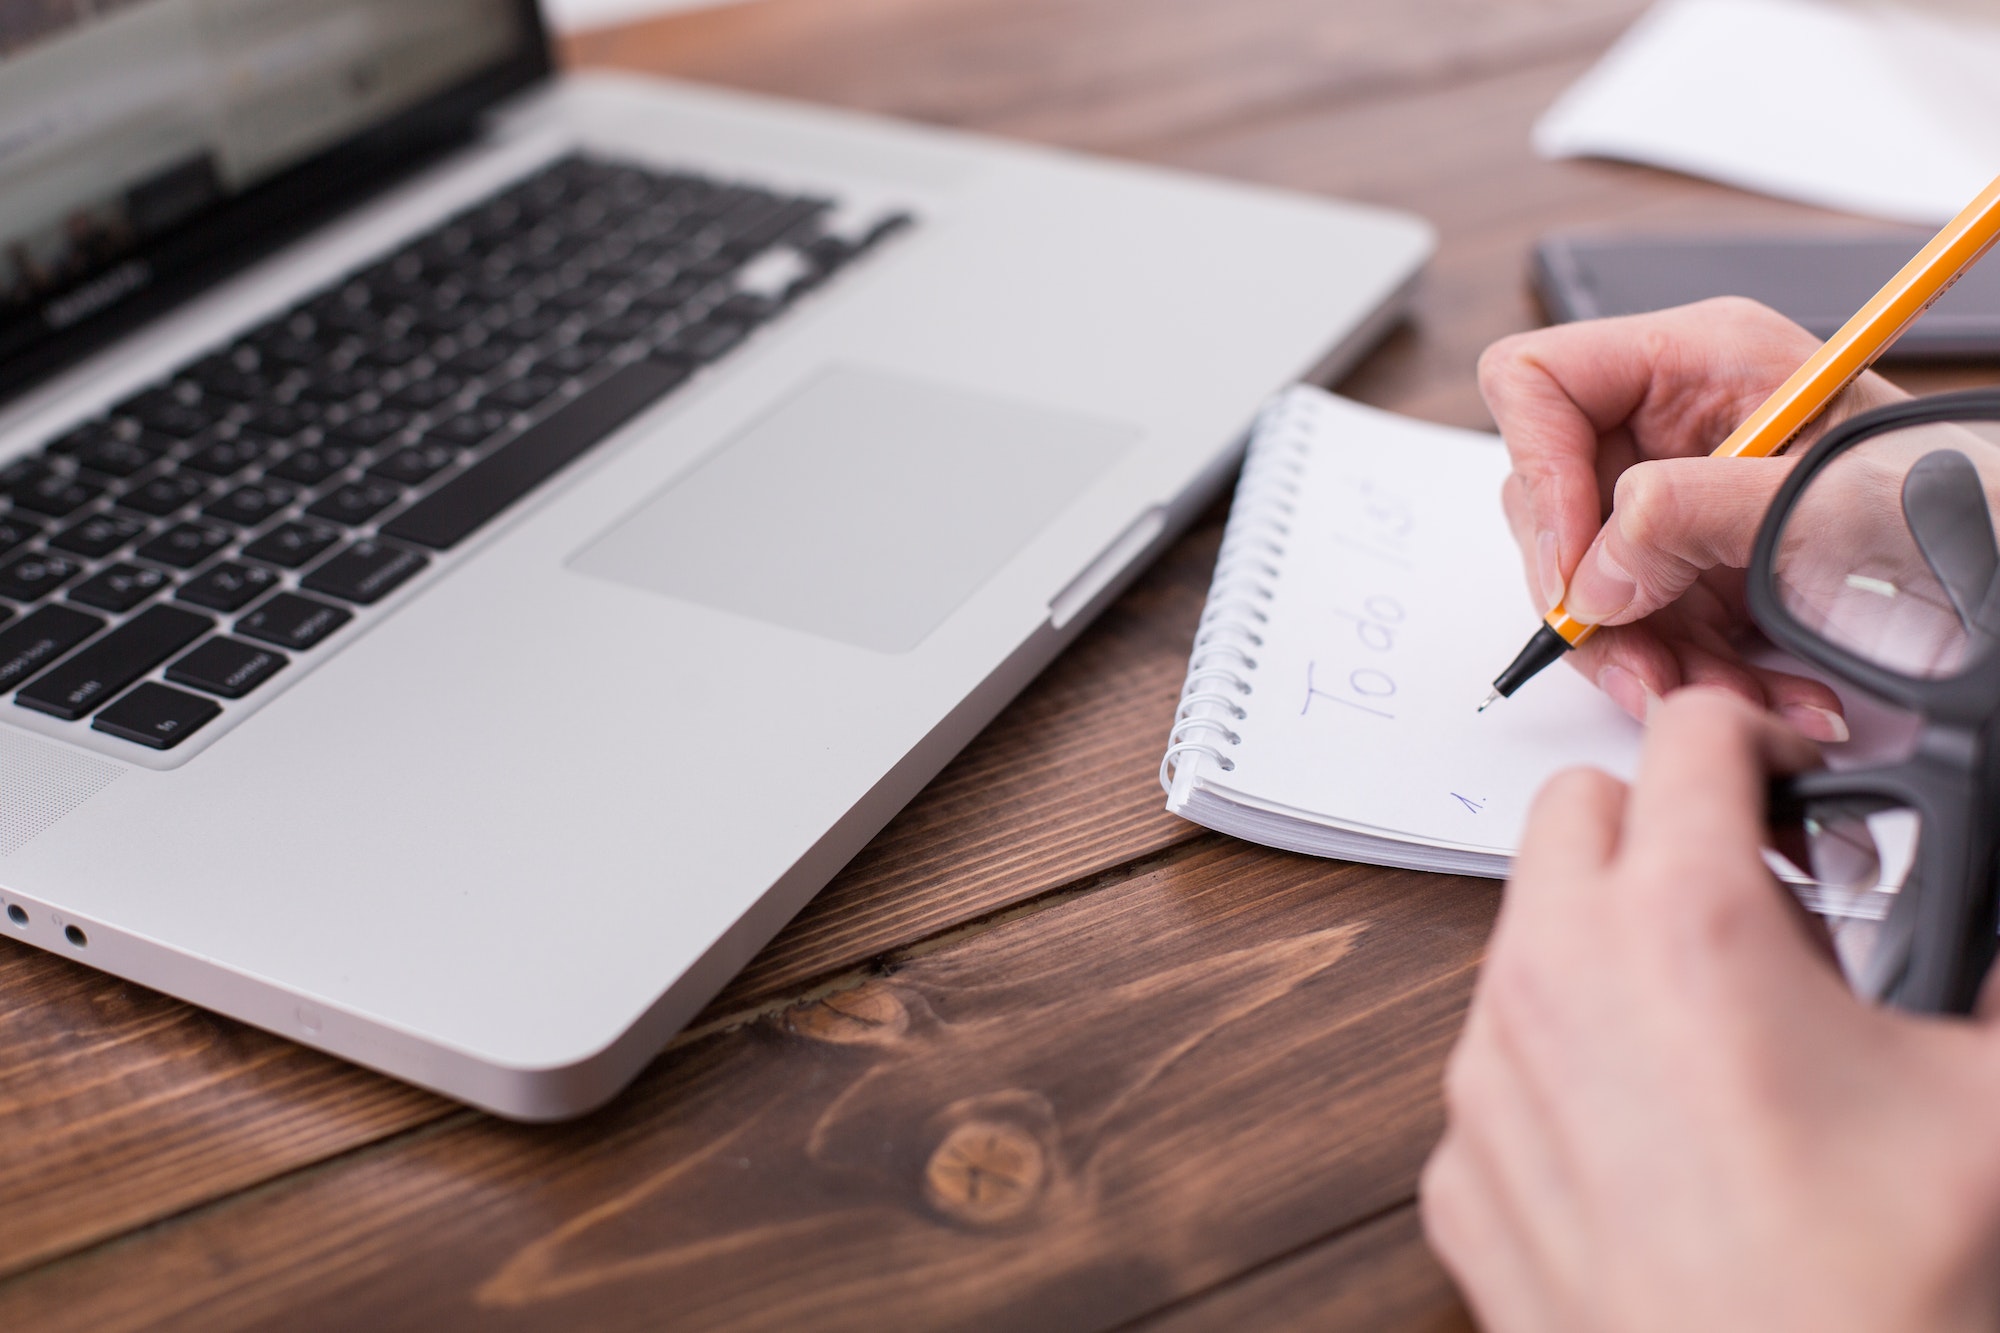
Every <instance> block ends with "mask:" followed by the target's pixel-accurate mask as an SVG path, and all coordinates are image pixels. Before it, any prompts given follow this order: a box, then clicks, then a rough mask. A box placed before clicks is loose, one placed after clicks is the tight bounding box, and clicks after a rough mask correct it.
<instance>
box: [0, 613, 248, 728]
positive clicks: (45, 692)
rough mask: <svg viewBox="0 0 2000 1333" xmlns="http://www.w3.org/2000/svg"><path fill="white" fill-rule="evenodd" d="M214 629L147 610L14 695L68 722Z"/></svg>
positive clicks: (188, 616)
mask: <svg viewBox="0 0 2000 1333" xmlns="http://www.w3.org/2000/svg"><path fill="white" fill-rule="evenodd" d="M214 628H215V622H214V621H212V620H210V619H209V618H208V617H207V616H200V615H196V614H195V613H194V612H192V611H183V610H181V609H180V608H179V607H173V606H149V607H147V608H146V609H145V610H144V611H141V612H140V613H139V614H138V615H136V616H134V617H133V618H132V619H130V620H128V621H126V622H125V623H124V624H122V625H120V626H119V627H118V628H117V629H114V630H112V631H111V632H110V633H109V634H106V635H105V636H104V637H103V638H101V639H99V640H97V641H96V642H95V643H93V644H91V645H90V646H89V647H88V648H85V649H84V650H83V651H82V652H79V653H77V654H76V655H75V656H73V657H71V658H69V659H68V660H67V661H65V662H64V663H62V665H60V666H58V667H56V668H55V669H54V670H52V671H46V672H43V673H42V675H41V676H39V677H38V678H37V679H36V680H35V681H34V682H33V683H32V684H30V685H29V686H28V687H27V688H26V689H23V690H22V691H21V692H20V693H19V694H17V695H15V696H14V702H15V703H17V704H20V705H21V706H23V707H24V708H32V709H35V710H36V711H37V712H42V713H50V714H53V715H54V716H56V717H59V718H62V719H63V720H64V721H67V722H74V721H76V720H77V719H78V718H80V717H85V716H87V715H89V714H90V713H92V712H95V711H96V710H97V709H99V708H102V707H103V706H104V705H105V704H106V703H107V702H109V701H110V700H111V699H112V698H113V697H114V696H116V695H117V693H118V692H119V691H120V690H122V689H124V688H125V687H126V686H127V685H130V684H131V683H132V682H133V681H135V680H137V679H139V677H141V676H143V675H145V674H146V673H147V672H148V671H151V670H152V669H153V668H154V667H156V666H158V665H160V663H162V662H164V661H166V660H167V659H168V658H169V657H172V656H173V655H174V654H175V653H178V652H179V651H180V650H181V649H183V648H185V647H187V646H188V645H189V644H191V643H193V642H194V641H195V640H196V639H199V638H200V637H201V636H202V635H204V634H206V633H208V632H209V631H210V630H212V629H214Z"/></svg>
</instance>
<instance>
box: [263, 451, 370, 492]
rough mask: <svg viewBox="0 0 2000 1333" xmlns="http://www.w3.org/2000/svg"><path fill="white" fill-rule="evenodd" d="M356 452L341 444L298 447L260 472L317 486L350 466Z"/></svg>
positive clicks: (282, 479)
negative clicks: (306, 447) (308, 447)
mask: <svg viewBox="0 0 2000 1333" xmlns="http://www.w3.org/2000/svg"><path fill="white" fill-rule="evenodd" d="M358 453H360V450H358V449H354V448H352V447H350V446H348V445H345V444H322V445H318V446H316V447H314V448H311V449H298V450H294V451H293V452H292V453H289V454H287V455H285V457H284V458H283V459H281V460H280V461H279V462H277V463H276V464H274V465H272V466H271V467H270V468H269V469H268V470H266V472H265V474H264V475H265V476H267V477H276V478H277V479H278V480H280V481H289V482H293V483H295V484H297V485H300V486H317V485H319V484H320V483H321V482H324V481H326V480H328V479H329V478H332V477H335V476H338V475H339V474H340V473H342V472H345V471H346V470H347V469H348V468H350V467H352V466H353V465H354V459H355V456H356V455H357V454H358Z"/></svg>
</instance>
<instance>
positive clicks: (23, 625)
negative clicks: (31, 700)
mask: <svg viewBox="0 0 2000 1333" xmlns="http://www.w3.org/2000/svg"><path fill="white" fill-rule="evenodd" d="M103 628H104V622H103V621H102V620H99V619H98V618H97V617H96V616H91V615H85V614H84V613H83V612H81V611H77V610H74V609H72V608H70V607H67V606H45V607H43V608H42V609H41V610H39V611H37V612H35V613H34V614H33V615H31V616H29V617H27V618H26V619H25V620H21V621H17V622H16V623H14V624H12V625H9V626H7V627H6V628H5V629H0V693H5V692H6V691H8V690H11V689H13V688H14V687H15V686H17V685H20V684H21V683H22V682H24V681H26V680H28V679H29V678H30V677H31V676H33V675H34V674H35V673H36V672H38V671H40V670H42V669H43V668H44V667H46V666H48V665H49V664H50V663H52V662H54V661H55V660H56V659H57V658H59V657H61V656H62V655H63V654H64V653H67V652H68V651H70V649H72V648H74V647H76V646H77V645H78V644H80V643H82V642H83V641H84V640H85V639H87V638H89V637H90V636H91V635H93V634H95V633H97V631H99V630H101V629H103Z"/></svg>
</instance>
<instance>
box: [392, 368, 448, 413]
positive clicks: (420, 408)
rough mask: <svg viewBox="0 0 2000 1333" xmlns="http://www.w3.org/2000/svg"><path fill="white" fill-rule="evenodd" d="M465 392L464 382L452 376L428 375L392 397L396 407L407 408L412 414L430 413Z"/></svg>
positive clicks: (405, 386) (412, 382)
mask: <svg viewBox="0 0 2000 1333" xmlns="http://www.w3.org/2000/svg"><path fill="white" fill-rule="evenodd" d="M464 391H465V384H464V382H463V381H462V380H460V379H458V378H457V377H456V376H452V375H427V376H425V377H424V378H423V379H420V380H412V381H411V382H410V383H408V384H405V385H404V386H403V387H402V388H400V389H398V390H396V392H395V393H394V394H392V395H390V397H391V398H392V399H393V400H394V402H395V404H396V406H398V407H406V408H408V409H410V410H411V411H412V412H428V411H430V410H431V409H432V408H434V407H438V406H440V405H442V404H444V403H447V402H449V401H450V400H451V399H453V398H456V397H457V396H458V395H459V394H460V393H463V392H464Z"/></svg>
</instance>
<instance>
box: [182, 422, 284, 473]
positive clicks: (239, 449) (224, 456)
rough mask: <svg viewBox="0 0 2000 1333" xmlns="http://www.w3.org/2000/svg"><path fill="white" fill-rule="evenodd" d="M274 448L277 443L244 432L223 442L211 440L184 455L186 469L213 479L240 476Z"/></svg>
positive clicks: (261, 436)
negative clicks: (186, 457) (205, 474)
mask: <svg viewBox="0 0 2000 1333" xmlns="http://www.w3.org/2000/svg"><path fill="white" fill-rule="evenodd" d="M276 446H277V441H276V440H273V439H271V438H270V437H269V436H267V435H259V434H257V433H256V432H254V431H245V432H243V433H242V434H240V435H234V436H231V437H230V438H229V439H226V440H212V441H210V442H209V443H208V444H205V445H203V446H202V447H201V448H199V449H196V450H195V451H194V452H193V453H192V454H190V455H188V459H187V464H186V466H188V467H190V468H193V469H194V470H195V471H196V472H206V473H208V474H209V475H210V476H213V477H228V476H233V475H235V474H236V473H238V472H241V471H242V470H243V469H244V468H246V467H249V466H250V465H251V464H252V463H255V462H257V461H258V460H260V459H261V458H263V457H264V455H265V454H268V453H270V452H271V450H272V449H273V448H275V447H276Z"/></svg>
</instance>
